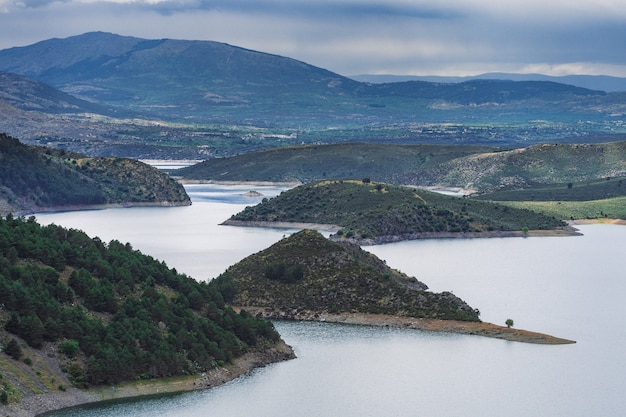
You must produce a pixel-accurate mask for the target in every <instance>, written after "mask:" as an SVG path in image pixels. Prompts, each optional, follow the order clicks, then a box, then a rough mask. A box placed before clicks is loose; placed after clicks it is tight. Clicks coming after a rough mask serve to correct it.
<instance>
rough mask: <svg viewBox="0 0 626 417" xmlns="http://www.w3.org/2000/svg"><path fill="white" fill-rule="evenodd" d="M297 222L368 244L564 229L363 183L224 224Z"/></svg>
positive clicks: (340, 184) (329, 187)
mask: <svg viewBox="0 0 626 417" xmlns="http://www.w3.org/2000/svg"><path fill="white" fill-rule="evenodd" d="M259 222H261V224H262V223H264V222H270V223H269V225H271V223H272V222H296V223H317V224H332V225H337V226H340V227H341V228H342V229H341V230H340V231H339V232H337V234H336V236H335V237H337V238H349V239H355V240H357V241H361V242H363V241H365V242H368V243H380V242H386V241H394V240H403V239H416V238H420V237H438V236H439V237H441V236H452V235H454V234H457V235H458V234H465V235H466V236H471V235H472V234H476V235H480V234H481V233H483V234H485V233H486V232H489V233H494V232H507V231H508V232H510V231H518V232H521V231H523V230H528V229H530V230H549V229H556V228H560V227H563V226H564V225H565V224H564V223H563V222H562V221H560V220H557V219H556V218H554V217H549V216H545V215H542V214H538V213H536V212H533V211H530V210H522V209H515V208H510V207H507V206H502V205H499V204H496V203H491V202H484V201H475V200H471V199H467V198H457V197H450V196H446V195H442V194H438V193H433V192H429V191H425V190H418V189H414V188H408V187H400V186H394V185H389V184H381V183H372V182H371V181H370V180H368V179H365V180H362V181H348V180H333V181H321V182H316V183H311V184H305V185H301V186H299V187H296V188H293V189H290V190H288V191H284V192H283V193H281V194H280V195H279V196H277V197H274V198H272V199H269V200H267V199H265V200H263V202H262V203H260V204H258V205H256V206H249V207H246V209H245V210H243V211H242V212H240V213H238V214H235V215H234V216H232V217H231V218H230V219H229V220H228V221H226V222H225V223H226V224H234V225H238V224H242V225H245V224H259Z"/></svg>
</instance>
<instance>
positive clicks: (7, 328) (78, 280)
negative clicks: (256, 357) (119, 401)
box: [0, 215, 292, 415]
mask: <svg viewBox="0 0 626 417" xmlns="http://www.w3.org/2000/svg"><path fill="white" fill-rule="evenodd" d="M0 293H1V294H2V309H1V310H0V323H1V328H0V343H1V345H2V347H3V349H2V350H3V351H2V353H0V365H1V367H0V369H1V370H2V382H3V386H2V388H1V389H0V410H2V412H3V415H5V414H13V412H15V409H16V408H17V409H19V408H20V404H22V403H32V399H33V397H36V398H39V401H35V402H46V401H48V400H49V397H50V396H53V397H55V394H54V393H59V394H58V395H57V396H56V397H57V399H58V398H62V397H63V393H64V392H66V391H68V390H73V391H76V388H79V389H80V390H83V391H82V392H83V394H89V393H90V392H92V391H89V390H87V391H84V390H85V389H88V388H94V387H97V386H100V385H107V386H109V387H110V386H111V385H113V384H118V383H120V382H122V381H135V380H148V379H152V378H163V377H175V376H184V375H189V374H196V375H199V374H200V373H202V372H206V371H210V370H215V369H219V367H222V366H225V365H227V364H229V363H232V362H233V361H234V360H236V359H237V358H240V357H242V356H244V355H246V354H252V353H260V354H262V355H264V358H265V360H266V361H277V360H283V359H285V358H288V357H291V355H292V354H291V353H290V352H289V351H288V350H287V351H285V350H284V349H282V348H280V345H281V341H280V337H279V335H278V333H277V332H276V330H275V329H274V327H273V325H272V324H271V323H269V322H266V321H262V320H258V319H255V318H253V317H251V316H250V315H249V314H246V313H244V312H242V313H240V314H239V313H236V312H235V311H233V310H232V309H231V308H230V307H228V306H227V305H226V304H225V303H224V299H223V297H222V295H221V293H220V292H219V291H217V290H216V289H215V288H214V287H213V286H210V285H207V284H206V283H201V282H197V281H195V280H194V279H192V278H190V277H188V276H185V275H181V274H178V273H177V272H176V271H175V270H173V269H169V268H168V267H167V266H166V265H165V263H163V262H160V261H158V260H155V259H153V258H152V257H150V256H147V255H144V254H142V253H140V252H139V251H136V250H134V249H133V248H132V247H131V246H130V245H129V244H123V243H121V242H118V241H111V242H109V243H108V244H107V243H104V242H102V241H100V239H98V238H91V237H89V236H87V235H86V234H84V233H83V232H81V231H78V230H73V229H64V228H62V227H59V226H56V225H49V226H45V227H42V226H40V225H39V224H37V223H36V221H35V219H34V218H33V217H31V218H29V219H24V218H14V217H13V216H11V215H9V216H7V217H6V218H0ZM279 348H280V349H279ZM278 351H280V352H283V353H278ZM26 355H28V356H26ZM24 364H25V365H24ZM260 364H261V363H256V365H254V366H259V365H260ZM221 379H223V380H224V379H227V377H226V376H222V378H221ZM174 386H176V385H175V384H174ZM203 386H206V385H203ZM198 388H199V387H198ZM109 391H110V389H109ZM77 395H79V394H77ZM81 398H86V397H85V395H83V396H82V397H81ZM90 398H91V401H94V400H95V399H96V397H95V396H94V395H91V397H90ZM62 404H63V403H61V405H62ZM49 405H51V406H55V405H56V406H57V407H58V406H59V403H56V404H55V403H52V404H49ZM7 407H8V408H7ZM48 410H49V409H48ZM43 411H47V410H45V409H43V410H39V412H43Z"/></svg>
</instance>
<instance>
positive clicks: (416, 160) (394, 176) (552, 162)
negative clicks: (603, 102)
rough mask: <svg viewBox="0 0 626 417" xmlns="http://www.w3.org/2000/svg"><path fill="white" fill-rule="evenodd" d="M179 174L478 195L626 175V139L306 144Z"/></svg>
mask: <svg viewBox="0 0 626 417" xmlns="http://www.w3.org/2000/svg"><path fill="white" fill-rule="evenodd" d="M175 175H177V176H180V177H182V178H183V179H186V180H213V181H279V182H280V181H284V182H292V181H299V182H311V181H319V180H323V179H343V178H370V179H371V180H373V181H379V182H386V183H393V184H398V185H415V186H439V187H449V188H465V189H471V190H472V191H473V192H475V193H478V194H490V193H493V192H495V191H503V190H516V189H529V190H530V189H535V188H537V187H540V186H542V185H543V186H546V185H551V184H568V183H570V182H571V183H582V182H591V181H597V180H605V179H606V178H615V177H620V176H624V175H626V141H619V142H604V143H590V144H543V145H533V146H529V147H526V148H516V149H508V150H507V149H503V148H496V147H484V146H483V147H480V146H460V145H456V146H450V145H375V144H336V145H318V146H300V147H286V148H280V149H273V150H269V151H263V152H256V153H250V154H245V155H240V156H236V157H231V158H219V159H211V160H207V161H205V162H202V163H200V164H196V165H193V166H190V167H187V168H184V169H180V170H177V171H176V172H175Z"/></svg>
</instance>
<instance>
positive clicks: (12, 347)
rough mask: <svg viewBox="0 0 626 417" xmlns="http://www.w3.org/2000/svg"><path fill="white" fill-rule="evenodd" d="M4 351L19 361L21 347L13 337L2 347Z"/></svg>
mask: <svg viewBox="0 0 626 417" xmlns="http://www.w3.org/2000/svg"><path fill="white" fill-rule="evenodd" d="M4 352H5V353H6V354H7V355H9V356H10V357H12V358H13V359H15V360H16V361H19V360H20V357H21V356H22V348H21V347H20V344H19V343H17V340H15V339H11V340H9V343H7V345H6V346H5V347H4Z"/></svg>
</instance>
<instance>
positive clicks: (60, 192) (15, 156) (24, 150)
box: [0, 133, 106, 206]
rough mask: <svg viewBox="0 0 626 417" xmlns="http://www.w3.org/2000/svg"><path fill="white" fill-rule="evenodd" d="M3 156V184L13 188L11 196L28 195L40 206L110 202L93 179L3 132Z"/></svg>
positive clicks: (0, 144)
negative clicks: (35, 150)
mask: <svg viewBox="0 0 626 417" xmlns="http://www.w3.org/2000/svg"><path fill="white" fill-rule="evenodd" d="M0 155H2V164H0V185H2V186H4V187H7V188H8V189H10V190H11V191H12V193H13V194H14V195H13V196H11V198H16V197H22V198H24V197H26V196H28V198H29V199H31V200H32V201H33V203H34V204H36V205H38V206H59V205H71V204H101V203H105V202H106V197H105V195H104V192H103V191H102V189H101V187H100V186H98V185H97V184H95V183H94V181H93V180H90V179H89V178H88V177H86V176H83V175H80V173H79V172H77V171H75V170H72V169H70V168H69V167H67V166H66V165H64V164H61V163H59V162H57V161H56V160H55V159H54V158H52V157H51V156H50V155H46V154H45V153H40V152H34V151H33V149H32V148H31V147H28V146H26V145H24V144H22V143H20V141H19V140H17V139H14V138H11V137H9V136H7V135H5V134H3V133H2V134H0Z"/></svg>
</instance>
